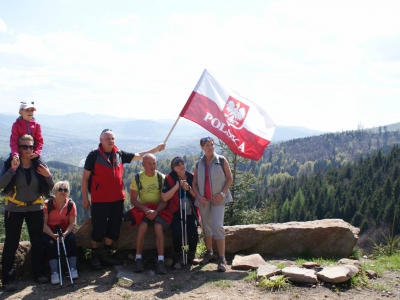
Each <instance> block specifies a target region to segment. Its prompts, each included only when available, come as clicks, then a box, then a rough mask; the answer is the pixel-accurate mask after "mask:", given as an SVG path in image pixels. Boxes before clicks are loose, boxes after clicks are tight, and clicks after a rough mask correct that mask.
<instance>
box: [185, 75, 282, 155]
mask: <svg viewBox="0 0 400 300" xmlns="http://www.w3.org/2000/svg"><path fill="white" fill-rule="evenodd" d="M179 116H180V117H184V118H186V119H189V120H191V121H193V122H195V123H197V124H199V125H200V126H202V127H203V128H205V129H206V130H208V131H209V132H211V133H212V134H213V135H215V136H217V137H218V138H219V139H220V140H222V141H223V142H224V143H225V144H226V145H228V147H229V148H230V149H231V150H232V151H233V152H234V153H237V154H238V155H240V156H243V157H245V158H249V159H252V160H256V161H257V160H259V159H260V158H261V157H262V155H263V152H264V149H265V148H266V147H267V146H268V145H269V143H270V141H271V138H272V136H273V134H274V131H275V124H274V122H273V121H272V120H271V118H270V117H269V116H268V114H267V113H266V112H265V111H264V109H263V108H261V106H260V105H258V104H257V103H255V102H253V101H251V100H249V99H246V98H243V97H242V96H240V95H239V94H237V93H236V92H234V91H233V90H231V89H229V88H227V87H225V86H222V85H221V84H219V82H218V81H217V80H215V78H214V77H213V76H212V75H211V74H210V73H208V71H207V70H204V72H203V74H202V75H201V77H200V80H199V82H198V83H197V85H196V87H195V88H194V91H193V92H192V94H191V95H190V97H189V99H188V101H187V102H186V104H185V106H184V108H183V109H182V111H181V113H180V114H179Z"/></svg>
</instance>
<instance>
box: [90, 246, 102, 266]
mask: <svg viewBox="0 0 400 300" xmlns="http://www.w3.org/2000/svg"><path fill="white" fill-rule="evenodd" d="M99 255H100V253H99V250H96V251H92V257H91V261H90V263H91V265H92V268H93V269H95V270H99V269H101V268H102V265H101V262H100V259H99Z"/></svg>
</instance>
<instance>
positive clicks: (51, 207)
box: [47, 199, 74, 216]
mask: <svg viewBox="0 0 400 300" xmlns="http://www.w3.org/2000/svg"><path fill="white" fill-rule="evenodd" d="M73 205H74V201H72V200H71V199H68V207H67V214H66V216H68V215H69V213H70V212H71V209H72V207H73ZM54 209H55V207H54V205H53V199H50V200H49V202H47V214H48V215H50V212H51V211H53V210H54Z"/></svg>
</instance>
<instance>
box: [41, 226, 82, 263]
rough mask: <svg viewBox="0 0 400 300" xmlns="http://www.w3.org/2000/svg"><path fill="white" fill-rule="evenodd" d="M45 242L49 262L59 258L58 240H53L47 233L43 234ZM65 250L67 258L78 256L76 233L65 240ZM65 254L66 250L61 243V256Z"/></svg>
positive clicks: (71, 233) (70, 234)
mask: <svg viewBox="0 0 400 300" xmlns="http://www.w3.org/2000/svg"><path fill="white" fill-rule="evenodd" d="M43 242H44V244H45V245H46V251H47V258H48V260H51V259H57V258H58V249H57V240H55V239H53V238H52V237H51V236H49V235H48V234H46V233H43ZM64 244H65V248H66V250H67V256H68V257H72V256H77V253H78V251H77V248H76V236H75V233H73V232H70V233H69V234H67V236H66V237H65V239H64ZM61 253H64V248H63V245H62V243H60V254H61Z"/></svg>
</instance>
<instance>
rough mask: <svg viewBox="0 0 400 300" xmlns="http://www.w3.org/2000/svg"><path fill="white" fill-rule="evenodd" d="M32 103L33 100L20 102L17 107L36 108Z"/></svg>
mask: <svg viewBox="0 0 400 300" xmlns="http://www.w3.org/2000/svg"><path fill="white" fill-rule="evenodd" d="M33 104H34V102H31V103H26V102H21V106H20V107H19V110H21V109H28V108H33V109H34V110H36V107H35V106H34V105H33Z"/></svg>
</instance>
